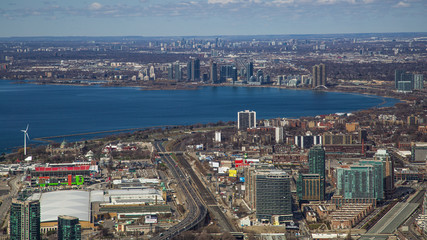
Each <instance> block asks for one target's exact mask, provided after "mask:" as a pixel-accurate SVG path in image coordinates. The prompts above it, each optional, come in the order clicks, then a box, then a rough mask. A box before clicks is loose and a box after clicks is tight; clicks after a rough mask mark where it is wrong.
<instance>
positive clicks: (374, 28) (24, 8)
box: [0, 0, 427, 37]
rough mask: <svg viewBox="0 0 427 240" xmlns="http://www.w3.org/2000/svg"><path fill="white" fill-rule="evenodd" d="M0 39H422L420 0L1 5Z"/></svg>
mask: <svg viewBox="0 0 427 240" xmlns="http://www.w3.org/2000/svg"><path fill="white" fill-rule="evenodd" d="M0 23H1V28H0V29H1V30H0V37H21V36H22V37H24V36H213V35H268V34H328V33H378V32H381V33H384V32H427V0H89V1H86V0H1V1H0Z"/></svg>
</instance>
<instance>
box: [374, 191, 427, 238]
mask: <svg viewBox="0 0 427 240" xmlns="http://www.w3.org/2000/svg"><path fill="white" fill-rule="evenodd" d="M424 192H425V191H419V192H418V193H417V194H416V195H415V196H414V197H413V198H412V199H411V200H409V201H407V202H400V203H397V204H396V205H395V206H394V207H393V208H392V209H391V210H390V211H389V212H388V213H387V214H386V215H384V216H383V217H382V218H381V219H380V220H379V221H378V222H377V223H376V224H375V225H374V226H373V227H372V228H371V229H370V230H369V231H368V232H367V234H391V233H393V232H394V231H396V229H397V228H398V227H399V226H400V225H402V223H404V222H405V221H406V219H408V218H409V217H410V216H411V215H412V213H413V212H414V211H415V210H416V209H417V208H418V207H419V206H420V203H421V202H422V199H423V196H424Z"/></svg>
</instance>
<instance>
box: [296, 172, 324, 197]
mask: <svg viewBox="0 0 427 240" xmlns="http://www.w3.org/2000/svg"><path fill="white" fill-rule="evenodd" d="M297 195H298V199H299V201H324V200H325V179H324V178H323V177H321V176H320V175H319V174H300V175H299V176H298V180H297Z"/></svg>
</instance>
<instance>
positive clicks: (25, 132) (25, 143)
mask: <svg viewBox="0 0 427 240" xmlns="http://www.w3.org/2000/svg"><path fill="white" fill-rule="evenodd" d="M28 126H29V125H28V124H27V128H26V129H25V130H21V132H23V133H24V156H25V155H27V138H28V140H30V136H29V135H28Z"/></svg>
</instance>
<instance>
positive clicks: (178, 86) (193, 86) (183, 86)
mask: <svg viewBox="0 0 427 240" xmlns="http://www.w3.org/2000/svg"><path fill="white" fill-rule="evenodd" d="M1 80H6V81H12V83H13V84H35V85H57V86H78V87H89V86H100V87H113V88H114V87H118V88H120V87H122V88H139V90H140V91H161V90H165V91H180V90H197V89H198V88H200V87H249V88H277V89H284V90H297V91H301V90H302V91H304V90H305V91H319V92H337V93H346V94H354V95H363V96H367V97H377V98H380V97H381V98H393V99H398V100H400V101H405V100H406V99H405V98H404V96H402V95H399V96H390V95H387V94H381V93H384V91H379V90H378V91H376V92H375V93H366V92H360V91H346V90H344V89H337V88H336V87H333V88H327V89H321V90H316V89H313V88H305V87H299V88H298V87H287V86H280V85H272V84H269V85H249V84H245V85H243V84H230V83H220V84H212V83H201V82H175V83H174V84H170V85H163V86H153V85H125V84H112V85H110V84H108V82H104V83H97V82H94V83H90V80H68V81H73V82H74V81H75V82H77V81H87V82H88V83H87V84H82V83H71V82H70V83H61V82H47V83H46V82H38V81H39V80H36V79H28V80H16V79H15V80H14V79H1ZM65 81H67V80H65ZM100 81H107V80H100ZM165 81H170V80H165ZM348 86H349V85H348ZM373 90H377V89H373ZM386 103H387V102H386ZM384 104H385V103H384ZM384 104H381V105H384Z"/></svg>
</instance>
